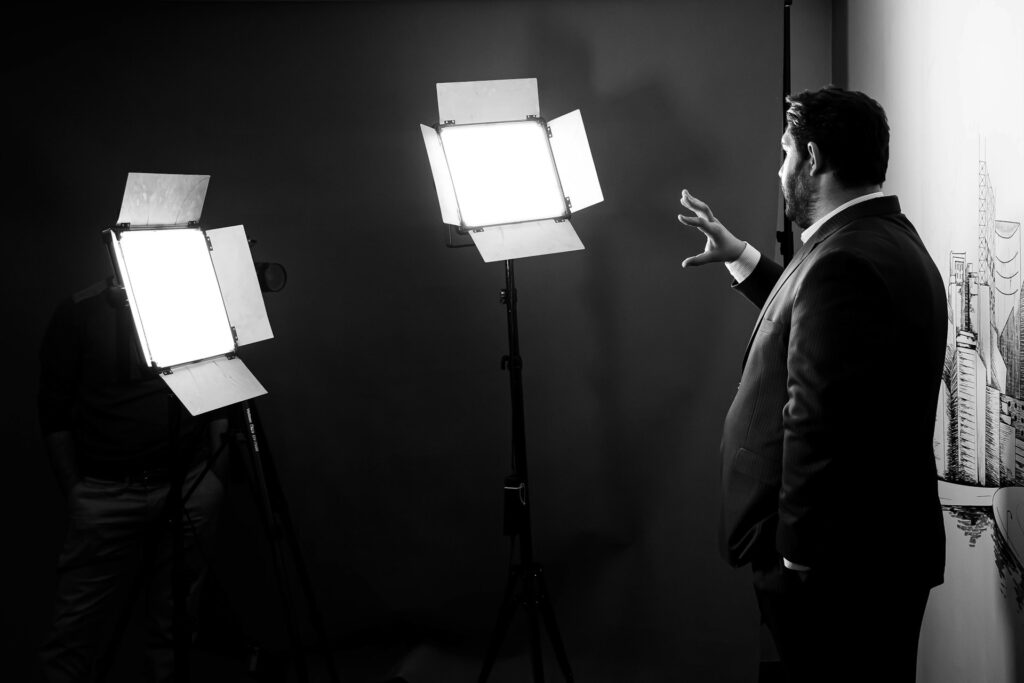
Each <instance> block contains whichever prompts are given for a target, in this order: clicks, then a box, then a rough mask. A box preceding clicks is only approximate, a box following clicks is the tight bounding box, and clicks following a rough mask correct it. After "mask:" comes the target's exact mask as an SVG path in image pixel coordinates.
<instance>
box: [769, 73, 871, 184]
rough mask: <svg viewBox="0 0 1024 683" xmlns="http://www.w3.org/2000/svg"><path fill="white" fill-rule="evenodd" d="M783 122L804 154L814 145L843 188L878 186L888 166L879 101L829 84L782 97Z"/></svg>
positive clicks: (798, 151) (798, 150) (799, 152)
mask: <svg viewBox="0 0 1024 683" xmlns="http://www.w3.org/2000/svg"><path fill="white" fill-rule="evenodd" d="M786 102H787V103H788V104H789V109H788V110H787V111H786V122H787V123H788V124H789V132H790V134H791V135H792V136H793V139H794V140H795V141H796V147H797V153H798V154H800V156H801V157H803V156H804V155H805V154H806V152H805V151H804V150H806V149H807V143H808V142H814V143H816V144H817V145H818V148H819V149H820V150H821V153H822V155H823V156H824V157H825V164H826V165H827V167H829V168H831V169H832V171H833V172H834V173H835V176H836V179H837V180H838V181H839V182H840V183H842V184H843V185H844V186H845V187H860V186H863V185H881V184H882V183H883V182H885V171H886V169H887V168H888V167H889V122H888V121H887V120H886V118H885V110H884V109H882V105H880V104H878V102H876V101H874V100H873V99H871V98H870V97H868V96H867V95H865V94H864V93H862V92H857V91H855V90H844V89H842V88H837V87H835V86H832V85H830V86H828V87H827V88H822V89H821V90H815V91H811V90H804V91H803V92H802V93H799V94H796V95H789V96H788V97H786Z"/></svg>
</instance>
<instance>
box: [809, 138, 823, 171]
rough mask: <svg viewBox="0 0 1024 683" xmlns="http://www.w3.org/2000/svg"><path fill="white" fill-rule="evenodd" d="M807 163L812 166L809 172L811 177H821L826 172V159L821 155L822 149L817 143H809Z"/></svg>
mask: <svg viewBox="0 0 1024 683" xmlns="http://www.w3.org/2000/svg"><path fill="white" fill-rule="evenodd" d="M807 163H808V164H810V166H809V167H808V171H810V175H812V176H813V175H820V174H822V173H824V172H825V157H824V156H822V154H821V148H820V147H818V143H816V142H808V143H807Z"/></svg>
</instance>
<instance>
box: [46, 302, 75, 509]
mask: <svg viewBox="0 0 1024 683" xmlns="http://www.w3.org/2000/svg"><path fill="white" fill-rule="evenodd" d="M72 316H73V308H72V302H71V300H70V299H69V300H67V301H65V302H64V303H62V304H61V305H60V306H59V307H58V308H57V310H56V311H55V312H54V315H53V317H52V318H51V319H50V323H49V325H48V326H47V328H46V333H45V334H44V335H43V343H42V345H41V347H40V353H39V360H40V373H39V396H38V411H39V426H40V430H41V432H42V439H43V446H44V448H45V449H46V455H47V458H48V459H49V461H50V466H51V467H52V468H53V474H54V478H55V479H56V480H57V486H58V487H60V491H61V493H62V494H63V495H64V496H65V497H67V495H68V493H69V492H70V491H71V487H72V486H74V485H75V482H76V481H78V478H79V472H78V464H77V463H78V461H77V453H76V449H75V440H74V436H73V434H72V431H71V425H72V412H73V409H74V402H75V392H76V387H77V382H78V377H79V362H78V351H77V349H76V347H75V334H74V332H75V330H74V321H73V317H72Z"/></svg>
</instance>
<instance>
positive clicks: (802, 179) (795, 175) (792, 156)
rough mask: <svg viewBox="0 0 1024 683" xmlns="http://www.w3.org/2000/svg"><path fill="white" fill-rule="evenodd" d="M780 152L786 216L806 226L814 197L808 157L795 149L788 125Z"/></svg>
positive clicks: (794, 142)
mask: <svg viewBox="0 0 1024 683" xmlns="http://www.w3.org/2000/svg"><path fill="white" fill-rule="evenodd" d="M782 152H783V154H784V158H783V160H782V166H780V167H779V184H780V185H781V187H782V198H783V199H784V200H785V201H786V218H788V219H789V220H791V221H793V222H794V223H796V224H797V225H798V226H800V227H801V228H806V227H807V226H809V225H810V224H811V223H813V222H814V221H813V220H812V219H811V211H812V208H813V206H814V202H815V199H816V195H815V190H814V187H813V185H812V184H811V182H810V180H811V176H810V164H809V162H810V158H809V157H808V156H807V155H806V154H801V153H800V150H798V149H797V147H796V140H794V139H793V135H792V134H791V133H790V132H789V128H788V127H787V128H786V132H785V133H784V134H783V135H782Z"/></svg>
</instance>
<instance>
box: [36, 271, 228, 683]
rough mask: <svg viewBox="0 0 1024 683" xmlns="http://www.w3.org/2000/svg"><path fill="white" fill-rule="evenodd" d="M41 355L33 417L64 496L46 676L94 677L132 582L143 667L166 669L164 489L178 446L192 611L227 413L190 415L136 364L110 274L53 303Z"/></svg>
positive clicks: (153, 671) (122, 302)
mask: <svg viewBox="0 0 1024 683" xmlns="http://www.w3.org/2000/svg"><path fill="white" fill-rule="evenodd" d="M40 356H41V358H40V360H41V374H40V384H39V421H40V427H41V431H42V436H43V441H44V444H45V448H46V451H47V455H48V457H49V459H50V463H51V465H52V467H53V471H54V474H55V476H56V479H57V483H58V486H59V487H60V491H61V494H62V496H63V497H64V499H65V500H66V501H67V507H68V522H67V535H66V538H65V540H64V546H63V549H62V551H61V554H60V559H59V561H58V567H57V589H56V601H55V603H56V604H55V610H54V617H53V624H52V627H51V631H50V633H49V635H48V637H47V639H46V642H45V643H44V645H43V647H42V650H41V652H40V659H41V662H42V667H43V671H44V674H45V676H46V679H47V680H48V681H54V682H56V681H61V682H63V681H87V680H91V679H92V678H93V677H95V676H96V674H97V669H98V666H99V660H100V659H101V655H103V654H104V648H108V650H109V648H112V647H114V646H115V645H116V643H113V644H111V638H112V637H113V636H114V635H115V633H116V631H117V624H118V622H119V619H120V618H121V617H122V616H123V615H124V614H125V610H126V609H128V608H130V606H131V604H132V600H133V598H134V597H135V596H136V595H138V597H139V598H140V599H142V600H144V601H145V615H146V617H145V619H146V624H145V629H146V662H147V665H146V677H147V680H151V681H164V680H169V679H170V677H171V676H172V672H173V668H174V648H173V636H172V632H173V631H172V613H173V610H172V606H173V600H172V582H171V546H172V543H171V541H172V539H171V532H170V523H169V520H168V516H167V514H166V505H165V503H166V500H167V497H168V493H169V490H170V484H171V465H172V450H173V451H174V453H176V454H177V457H179V458H181V459H182V460H183V464H184V467H185V469H186V474H185V483H184V486H183V489H182V492H183V495H187V496H188V498H187V500H186V502H185V505H184V514H185V515H186V517H185V520H186V521H185V525H184V528H185V558H184V565H185V574H186V577H185V580H186V583H187V587H188V595H189V600H188V602H189V605H190V610H189V612H190V615H194V603H195V597H196V595H197V592H198V587H199V585H200V582H201V579H202V576H203V573H204V568H205V567H204V564H205V563H204V561H203V557H202V552H201V548H200V545H201V544H202V543H203V542H204V540H205V538H206V537H208V536H209V535H210V534H211V533H212V530H213V522H214V519H215V517H216V512H217V510H218V508H219V505H220V501H221V499H222V497H223V485H222V483H221V482H222V481H223V479H222V476H221V474H222V473H223V469H224V466H225V465H226V461H227V458H224V457H220V458H213V459H211V455H213V454H215V453H217V452H218V451H219V450H220V448H221V445H222V441H223V435H224V433H225V432H226V429H227V420H226V418H225V417H224V416H223V414H221V413H211V414H208V415H204V416H200V417H193V416H190V415H189V414H188V413H187V412H186V411H184V409H183V408H182V407H181V405H180V403H179V402H178V401H177V399H176V398H174V397H173V395H172V394H171V393H170V392H169V390H168V388H167V386H166V384H165V383H164V382H163V381H162V380H161V379H160V377H159V376H158V375H157V374H156V373H155V372H154V371H153V370H151V369H149V368H146V367H145V366H144V365H143V362H142V360H141V354H140V353H139V349H138V343H137V341H136V339H135V336H134V328H133V323H132V317H131V311H130V310H129V308H128V305H127V301H126V298H125V295H124V291H123V289H121V288H119V287H117V286H115V285H114V284H113V283H112V281H111V282H102V283H98V284H96V285H94V286H92V287H90V288H89V289H86V290H84V291H82V292H79V293H77V294H75V295H74V296H72V297H71V298H69V299H67V300H66V301H64V302H62V303H61V304H60V305H59V306H58V307H57V310H56V311H55V313H54V315H53V317H52V319H51V321H50V324H49V327H48V328H47V330H46V333H45V336H44V339H43V343H42V347H41V353H40ZM175 435H176V438H174V436H175ZM172 439H173V440H174V442H175V443H176V446H173V447H172ZM210 462H213V463H215V465H216V467H214V468H213V469H212V470H211V469H209V464H210ZM193 621H194V619H193ZM110 651H112V650H110Z"/></svg>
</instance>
